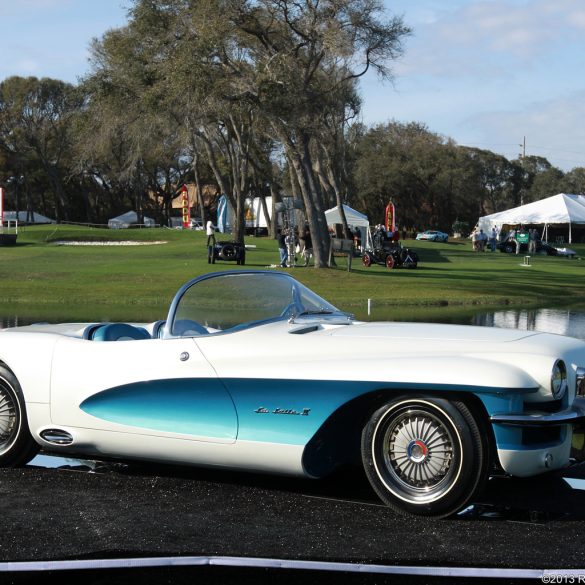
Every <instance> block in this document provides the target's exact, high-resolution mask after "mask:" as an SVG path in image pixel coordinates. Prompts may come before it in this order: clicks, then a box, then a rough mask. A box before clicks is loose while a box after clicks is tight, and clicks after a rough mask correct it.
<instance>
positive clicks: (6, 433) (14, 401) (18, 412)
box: [0, 366, 39, 467]
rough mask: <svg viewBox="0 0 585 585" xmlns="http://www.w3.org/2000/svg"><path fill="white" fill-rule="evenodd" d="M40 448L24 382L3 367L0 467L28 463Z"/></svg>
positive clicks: (1, 382) (0, 384)
mask: <svg viewBox="0 0 585 585" xmlns="http://www.w3.org/2000/svg"><path fill="white" fill-rule="evenodd" d="M38 450H39V446H38V445H37V443H35V441H34V439H33V438H32V435H31V434H30V431H29V428H28V421H27V418H26V407H25V404H24V398H23V396H22V390H21V389H20V385H19V383H18V381H17V379H16V378H15V377H14V375H13V374H12V372H11V371H10V370H8V369H6V368H5V367H3V366H0V467H18V466H19V465H24V464H25V463H28V462H29V461H30V460H31V459H32V458H33V457H34V456H35V455H36V453H37V451H38Z"/></svg>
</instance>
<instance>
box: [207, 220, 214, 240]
mask: <svg viewBox="0 0 585 585" xmlns="http://www.w3.org/2000/svg"><path fill="white" fill-rule="evenodd" d="M210 242H211V245H213V246H215V226H214V225H213V222H212V221H211V220H209V221H208V222H207V246H209V245H210Z"/></svg>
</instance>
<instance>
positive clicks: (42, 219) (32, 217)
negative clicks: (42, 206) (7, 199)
mask: <svg viewBox="0 0 585 585" xmlns="http://www.w3.org/2000/svg"><path fill="white" fill-rule="evenodd" d="M4 220H5V221H8V220H10V221H14V220H18V223H19V224H20V223H31V224H32V223H55V220H54V219H50V218H49V217H46V216H44V215H41V214H40V213H37V212H36V211H19V212H18V217H17V216H16V211H5V212H4Z"/></svg>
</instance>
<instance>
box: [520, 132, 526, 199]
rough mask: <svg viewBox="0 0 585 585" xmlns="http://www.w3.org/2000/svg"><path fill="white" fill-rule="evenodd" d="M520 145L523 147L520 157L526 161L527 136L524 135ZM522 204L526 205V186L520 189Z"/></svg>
mask: <svg viewBox="0 0 585 585" xmlns="http://www.w3.org/2000/svg"><path fill="white" fill-rule="evenodd" d="M518 146H519V147H520V148H521V149H522V152H521V153H520V159H521V160H522V162H524V159H525V158H526V136H524V137H523V140H522V144H519V145H518ZM522 166H524V165H522ZM520 205H521V206H522V205H524V188H522V189H521V190H520Z"/></svg>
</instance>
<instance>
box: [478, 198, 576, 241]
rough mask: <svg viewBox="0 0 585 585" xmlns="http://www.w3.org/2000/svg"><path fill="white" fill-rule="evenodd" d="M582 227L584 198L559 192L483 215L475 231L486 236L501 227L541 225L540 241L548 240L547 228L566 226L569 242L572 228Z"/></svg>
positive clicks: (499, 229)
mask: <svg viewBox="0 0 585 585" xmlns="http://www.w3.org/2000/svg"><path fill="white" fill-rule="evenodd" d="M576 224H577V225H578V224H581V225H584V226H585V195H568V194H566V193H559V194H558V195H553V196H552V197H548V198H547V199H541V200H540V201H534V202H533V203H527V204H526V205H521V206H520V207H514V208H513V209H508V210H506V211H500V212H498V213H492V214H491V215H484V216H483V217H480V218H479V221H478V223H477V229H482V230H483V231H484V233H486V234H487V233H489V232H490V231H491V229H492V228H494V227H495V228H497V229H498V231H501V230H502V226H504V225H542V226H543V239H544V240H547V239H548V227H549V226H559V225H561V226H567V227H568V229H569V243H570V242H571V241H572V235H573V234H572V226H573V225H576Z"/></svg>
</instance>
